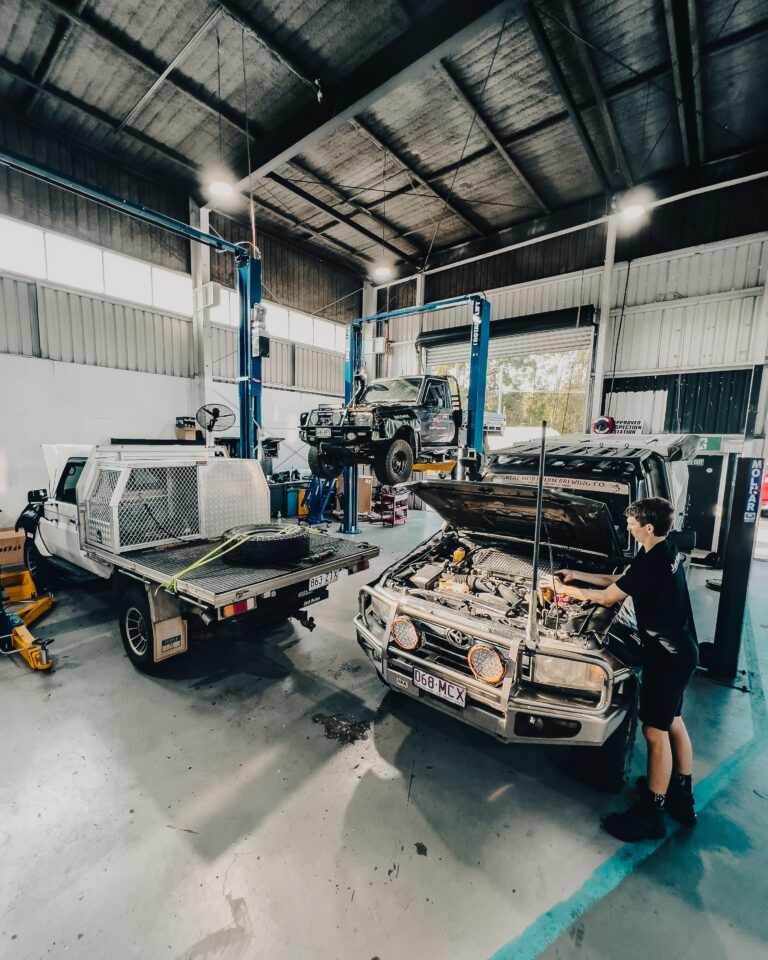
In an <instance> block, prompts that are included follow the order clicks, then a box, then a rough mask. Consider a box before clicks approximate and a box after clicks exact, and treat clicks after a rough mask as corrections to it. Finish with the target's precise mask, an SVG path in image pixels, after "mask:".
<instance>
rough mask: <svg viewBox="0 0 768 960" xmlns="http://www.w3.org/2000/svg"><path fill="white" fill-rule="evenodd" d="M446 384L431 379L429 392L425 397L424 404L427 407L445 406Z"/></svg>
mask: <svg viewBox="0 0 768 960" xmlns="http://www.w3.org/2000/svg"><path fill="white" fill-rule="evenodd" d="M445 399H446V397H445V384H443V383H439V382H438V381H436V380H432V381H430V384H429V386H428V387H427V392H426V395H425V397H424V404H425V406H427V407H445V406H447V404H446V402H445Z"/></svg>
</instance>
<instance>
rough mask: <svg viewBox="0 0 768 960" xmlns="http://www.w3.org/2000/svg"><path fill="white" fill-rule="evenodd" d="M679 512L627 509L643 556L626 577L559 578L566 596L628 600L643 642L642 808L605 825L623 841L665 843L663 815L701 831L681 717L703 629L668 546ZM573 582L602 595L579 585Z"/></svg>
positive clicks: (651, 502) (656, 506) (662, 507)
mask: <svg viewBox="0 0 768 960" xmlns="http://www.w3.org/2000/svg"><path fill="white" fill-rule="evenodd" d="M672 517H673V510H672V504H671V503H670V502H669V501H668V500H664V499H662V498H661V497H650V498H648V499H646V500H637V501H635V503H633V504H631V506H630V507H629V508H628V509H627V530H628V531H629V533H630V534H631V536H633V537H634V538H635V540H637V542H638V543H639V544H640V550H639V551H638V553H637V555H636V556H635V557H634V558H633V560H632V562H631V563H630V565H629V566H628V567H627V569H626V570H625V571H624V573H622V574H608V573H584V572H582V571H577V570H558V571H557V576H558V577H559V579H556V581H555V588H556V590H557V591H558V592H559V593H565V594H567V595H568V596H571V597H575V598H576V599H578V600H587V601H591V602H592V603H598V604H601V605H602V606H606V607H612V606H613V605H614V604H616V603H620V602H621V601H622V600H625V599H626V598H627V597H628V596H630V597H632V601H633V603H634V606H635V615H636V617H637V625H638V628H639V631H640V635H641V637H642V640H643V678H642V683H641V686H640V719H641V720H642V723H643V733H644V735H645V739H646V741H647V745H648V776H647V777H641V778H640V779H639V780H638V791H639V796H638V799H637V801H636V802H635V803H634V804H633V805H632V806H631V807H630V808H629V809H628V810H626V811H624V812H622V813H612V814H610V815H609V816H608V817H606V819H605V820H604V821H603V826H604V827H605V829H606V830H607V831H608V832H609V833H611V834H613V836H615V837H618V838H619V839H620V840H626V841H636V840H645V839H648V838H660V837H663V836H664V834H665V832H666V827H665V825H664V809H665V806H666V809H667V810H669V812H670V813H671V814H672V816H673V817H675V819H677V820H679V821H680V823H683V824H685V825H686V826H693V825H694V824H695V823H696V812H695V809H694V799H693V792H692V790H691V767H692V763H693V754H692V750H691V741H690V738H689V737H688V731H687V730H686V728H685V724H684V723H683V718H682V717H681V716H680V712H681V708H682V704H683V692H684V691H685V688H686V686H687V685H688V682H689V680H690V679H691V677H692V676H693V672H694V670H695V669H696V666H697V664H698V645H697V642H696V628H695V626H694V623H693V614H692V611H691V601H690V598H689V596H688V585H687V583H686V579H685V572H684V569H683V558H682V556H680V554H678V552H677V548H676V547H675V546H673V545H672V544H671V543H670V542H669V541H668V540H667V539H666V537H667V534H668V533H669V530H670V527H671V526H672ZM574 581H580V582H583V583H588V584H593V585H594V586H595V587H599V588H601V589H589V588H583V587H578V586H575V585H574Z"/></svg>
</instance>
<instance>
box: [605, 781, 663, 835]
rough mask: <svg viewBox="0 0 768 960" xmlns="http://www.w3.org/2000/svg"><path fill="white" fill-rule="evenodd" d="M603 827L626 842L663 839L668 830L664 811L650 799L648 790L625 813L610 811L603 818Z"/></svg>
mask: <svg viewBox="0 0 768 960" xmlns="http://www.w3.org/2000/svg"><path fill="white" fill-rule="evenodd" d="M603 829H605V830H607V831H608V833H610V834H611V836H613V837H617V838H618V839H619V840H624V841H625V842H626V843H637V842H638V841H639V840H661V838H662V837H663V836H664V835H665V834H666V832H667V827H666V824H665V823H664V811H663V810H662V808H661V807H657V806H655V805H654V804H653V803H652V802H651V801H650V800H649V799H648V794H647V792H646V794H645V795H644V796H643V797H641V798H640V799H638V800H635V802H634V803H633V804H632V806H631V807H630V808H629V809H628V810H625V811H623V813H609V814H608V816H607V817H606V818H605V820H603Z"/></svg>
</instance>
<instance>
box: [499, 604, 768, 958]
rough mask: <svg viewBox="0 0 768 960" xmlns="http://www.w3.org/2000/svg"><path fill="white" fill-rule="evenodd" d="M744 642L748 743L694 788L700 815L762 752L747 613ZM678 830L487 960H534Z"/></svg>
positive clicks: (637, 851)
mask: <svg viewBox="0 0 768 960" xmlns="http://www.w3.org/2000/svg"><path fill="white" fill-rule="evenodd" d="M743 638H744V649H745V652H746V661H747V671H748V673H749V676H750V680H751V683H750V686H751V690H752V695H751V697H750V709H751V712H752V731H753V735H752V739H751V740H749V741H748V742H747V743H745V744H743V745H742V746H741V747H739V748H738V750H736V751H735V753H733V754H732V755H731V756H730V757H729V758H728V759H727V760H725V761H724V762H723V763H721V764H720V766H719V767H716V768H715V769H714V770H713V771H712V772H711V773H710V774H709V775H708V776H707V777H705V778H704V779H703V780H701V781H700V782H699V783H697V784H696V807H697V809H698V810H699V811H700V810H703V809H704V808H705V807H706V806H707V804H708V803H710V802H711V801H712V800H713V799H714V797H716V796H717V795H718V794H719V793H720V792H721V791H722V790H723V789H724V788H725V787H726V786H727V785H728V784H729V783H730V782H731V781H732V780H733V779H734V778H735V777H736V775H737V774H738V772H739V770H740V768H741V767H742V766H743V765H744V764H745V763H747V762H748V761H749V760H750V759H752V757H754V756H755V755H756V754H757V753H759V752H760V751H761V750H763V749H765V747H766V733H768V710H767V709H766V702H765V691H764V689H763V684H762V678H761V675H760V665H759V662H758V657H757V649H756V646H755V638H754V634H753V633H752V621H751V619H750V615H749V610H747V613H746V616H745V619H744V632H743ZM679 829H680V826H679V824H675V826H674V828H673V829H671V830H670V831H669V832H668V833H667V836H666V837H664V838H663V839H661V840H648V841H645V842H643V843H632V844H630V843H626V844H624V846H623V847H620V848H619V849H618V850H617V851H616V853H615V854H613V856H612V857H610V858H609V859H608V860H606V861H605V863H602V864H600V866H599V867H598V868H597V869H596V870H595V871H594V873H593V874H592V875H591V876H590V877H588V878H587V879H586V880H585V881H584V883H583V884H582V886H581V887H580V888H579V889H578V890H577V891H576V893H574V894H573V895H572V896H570V897H568V899H567V900H562V901H560V903H558V904H555V906H554V907H552V909H551V910H547V912H546V913H543V914H542V915H541V916H540V917H538V918H537V919H536V920H534V921H533V923H531V924H530V925H529V926H528V927H526V928H525V930H524V931H523V932H522V933H521V934H520V935H519V936H517V937H515V939H514V940H510V941H509V943H506V944H504V946H503V947H500V948H499V949H498V950H497V951H496V953H494V954H493V956H492V957H491V960H533V958H534V957H538V956H539V954H541V953H542V952H543V951H544V950H546V949H547V947H549V946H550V945H551V944H552V943H554V942H555V940H557V938H558V937H560V936H561V935H562V934H563V933H565V931H566V930H567V929H568V928H569V927H570V926H571V925H572V924H573V923H575V921H576V920H578V919H579V917H580V916H582V915H583V914H584V913H586V912H587V910H590V909H591V908H592V907H594V906H595V904H597V903H599V901H600V900H602V899H603V897H605V896H607V895H608V894H609V893H610V892H611V891H612V890H615V889H616V887H618V886H619V884H620V883H621V882H622V881H623V880H625V879H626V878H627V877H628V876H629V874H631V873H632V871H633V870H635V869H636V868H637V867H638V866H639V865H640V864H641V863H642V862H643V861H644V860H647V859H648V857H650V856H651V855H652V854H654V853H655V852H656V851H657V850H658V849H659V848H660V847H661V846H662V845H663V844H664V843H666V841H667V840H668V839H669V837H670V836H673V835H674V834H675V833H676V832H677V830H679Z"/></svg>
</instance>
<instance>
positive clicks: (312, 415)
mask: <svg viewBox="0 0 768 960" xmlns="http://www.w3.org/2000/svg"><path fill="white" fill-rule="evenodd" d="M317 421H318V416H317V410H313V411H312V413H310V415H309V421H308V422H309V424H310V425H311V426H313V427H314V426H315V424H316V423H317Z"/></svg>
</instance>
